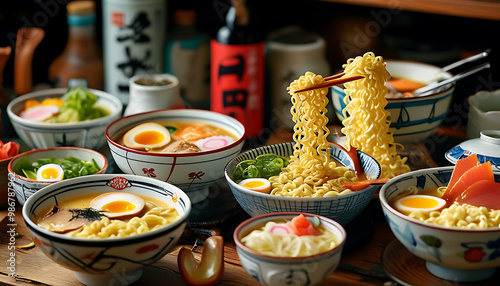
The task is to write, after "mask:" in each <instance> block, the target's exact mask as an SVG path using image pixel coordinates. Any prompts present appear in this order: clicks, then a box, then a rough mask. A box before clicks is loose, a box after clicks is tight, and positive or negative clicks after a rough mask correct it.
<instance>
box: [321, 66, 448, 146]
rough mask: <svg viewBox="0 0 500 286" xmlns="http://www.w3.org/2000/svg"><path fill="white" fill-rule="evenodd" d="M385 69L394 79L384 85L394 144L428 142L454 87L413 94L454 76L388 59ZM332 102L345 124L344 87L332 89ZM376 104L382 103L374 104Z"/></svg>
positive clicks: (442, 118)
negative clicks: (417, 90) (426, 140)
mask: <svg viewBox="0 0 500 286" xmlns="http://www.w3.org/2000/svg"><path fill="white" fill-rule="evenodd" d="M386 63H387V66H386V69H387V71H388V72H389V73H390V75H391V78H390V79H389V80H388V81H387V82H386V83H385V85H386V87H387V94H386V99H387V103H386V104H387V105H386V106H385V110H386V111H387V112H388V113H389V114H388V115H389V120H390V121H391V124H390V128H389V130H390V132H392V134H393V136H394V141H395V142H396V143H400V144H412V143H415V142H420V141H422V140H425V139H426V138H427V137H429V136H430V135H432V134H433V133H434V132H435V130H436V128H437V127H438V126H439V125H441V123H442V122H443V120H444V118H445V116H446V114H447V112H448V109H449V107H450V104H451V100H452V96H453V91H454V89H455V85H454V84H448V85H446V86H444V87H442V88H440V89H436V90H434V91H430V92H427V93H424V94H422V95H419V96H413V92H414V91H415V90H416V89H418V88H420V87H424V86H426V85H428V84H429V83H432V82H436V81H437V80H440V79H447V78H450V77H452V74H451V73H449V72H445V73H443V72H440V68H439V67H437V66H433V65H430V64H425V63H420V62H414V61H407V60H386ZM330 95H331V100H332V104H333V106H334V108H335V114H336V115H337V117H338V118H339V119H340V120H341V121H343V120H344V119H345V118H346V116H348V114H344V112H343V111H344V109H345V107H346V103H345V98H346V93H345V90H344V87H341V86H333V87H332V88H331V92H330ZM373 104H374V105H377V104H380V103H376V102H375V103H373Z"/></svg>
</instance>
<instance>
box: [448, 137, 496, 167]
mask: <svg viewBox="0 0 500 286" xmlns="http://www.w3.org/2000/svg"><path fill="white" fill-rule="evenodd" d="M480 134H481V135H480V137H479V138H473V139H469V140H467V141H464V142H462V143H460V144H458V145H457V146H455V147H453V148H451V149H450V150H448V151H447V152H446V153H445V154H444V156H445V158H446V159H448V161H450V162H451V163H453V164H455V163H456V162H457V161H458V160H460V159H463V158H466V157H469V156H470V155H472V154H476V155H477V159H478V160H479V162H480V163H484V162H486V161H490V162H491V167H492V168H493V170H497V171H500V130H483V131H481V132H480Z"/></svg>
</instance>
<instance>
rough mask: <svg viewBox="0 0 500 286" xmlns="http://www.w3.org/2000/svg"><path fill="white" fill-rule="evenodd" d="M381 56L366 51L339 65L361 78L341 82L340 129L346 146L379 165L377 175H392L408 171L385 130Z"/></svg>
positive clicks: (384, 77) (384, 72)
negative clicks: (380, 169)
mask: <svg viewBox="0 0 500 286" xmlns="http://www.w3.org/2000/svg"><path fill="white" fill-rule="evenodd" d="M385 66H386V63H385V62H384V60H383V58H382V57H380V56H378V57H376V56H375V55H374V54H373V53H371V52H369V53H366V54H364V55H363V56H358V57H356V58H354V59H349V60H347V64H344V65H343V68H344V72H345V76H356V75H362V76H364V78H363V79H360V80H357V81H352V82H348V83H345V84H344V86H345V90H344V91H345V94H346V97H345V98H344V102H345V104H346V105H347V106H346V107H345V108H344V110H343V115H344V118H345V119H344V120H343V121H342V124H343V125H344V127H343V128H342V133H344V134H345V135H346V139H347V141H346V148H350V146H353V147H356V148H357V149H358V150H360V151H363V152H365V153H367V154H369V155H371V156H372V157H373V158H375V159H376V160H377V161H378V162H379V164H380V166H381V168H382V174H381V175H380V177H381V178H392V177H395V176H397V175H400V174H403V173H406V172H409V171H410V167H409V166H408V165H406V160H407V159H408V158H406V157H405V158H401V157H400V156H399V155H398V154H397V151H396V143H394V138H393V134H392V133H391V132H389V125H390V124H391V122H390V120H389V119H388V118H389V116H390V113H389V112H388V111H387V110H385V106H386V105H387V99H386V98H385V95H386V93H387V88H386V87H385V86H384V83H385V82H386V81H387V80H388V79H389V78H390V74H389V72H388V71H387V70H386V69H385Z"/></svg>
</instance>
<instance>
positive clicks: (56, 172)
mask: <svg viewBox="0 0 500 286" xmlns="http://www.w3.org/2000/svg"><path fill="white" fill-rule="evenodd" d="M62 179H64V170H63V168H61V166H59V165H57V164H45V165H43V166H41V167H40V168H38V171H37V172H36V180H37V181H46V182H57V181H61V180H62Z"/></svg>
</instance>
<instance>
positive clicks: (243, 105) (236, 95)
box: [210, 0, 265, 137]
mask: <svg viewBox="0 0 500 286" xmlns="http://www.w3.org/2000/svg"><path fill="white" fill-rule="evenodd" d="M231 3H232V6H231V7H230V8H229V10H228V12H227V15H226V25H225V26H223V27H222V28H221V29H220V30H219V31H218V33H217V36H216V39H213V40H212V41H211V75H210V78H211V96H210V109H211V110H212V111H216V112H220V113H223V114H226V115H229V116H232V117H234V118H236V119H237V120H239V121H240V122H241V123H242V124H243V125H244V126H245V129H246V135H247V137H257V136H259V133H261V131H262V129H263V125H264V76H265V75H264V70H265V63H264V60H265V42H264V37H263V36H262V33H259V32H258V30H256V29H255V28H254V27H253V25H252V24H251V21H252V20H256V19H251V18H250V16H251V15H250V10H249V9H248V7H247V6H246V3H245V0H231Z"/></svg>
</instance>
